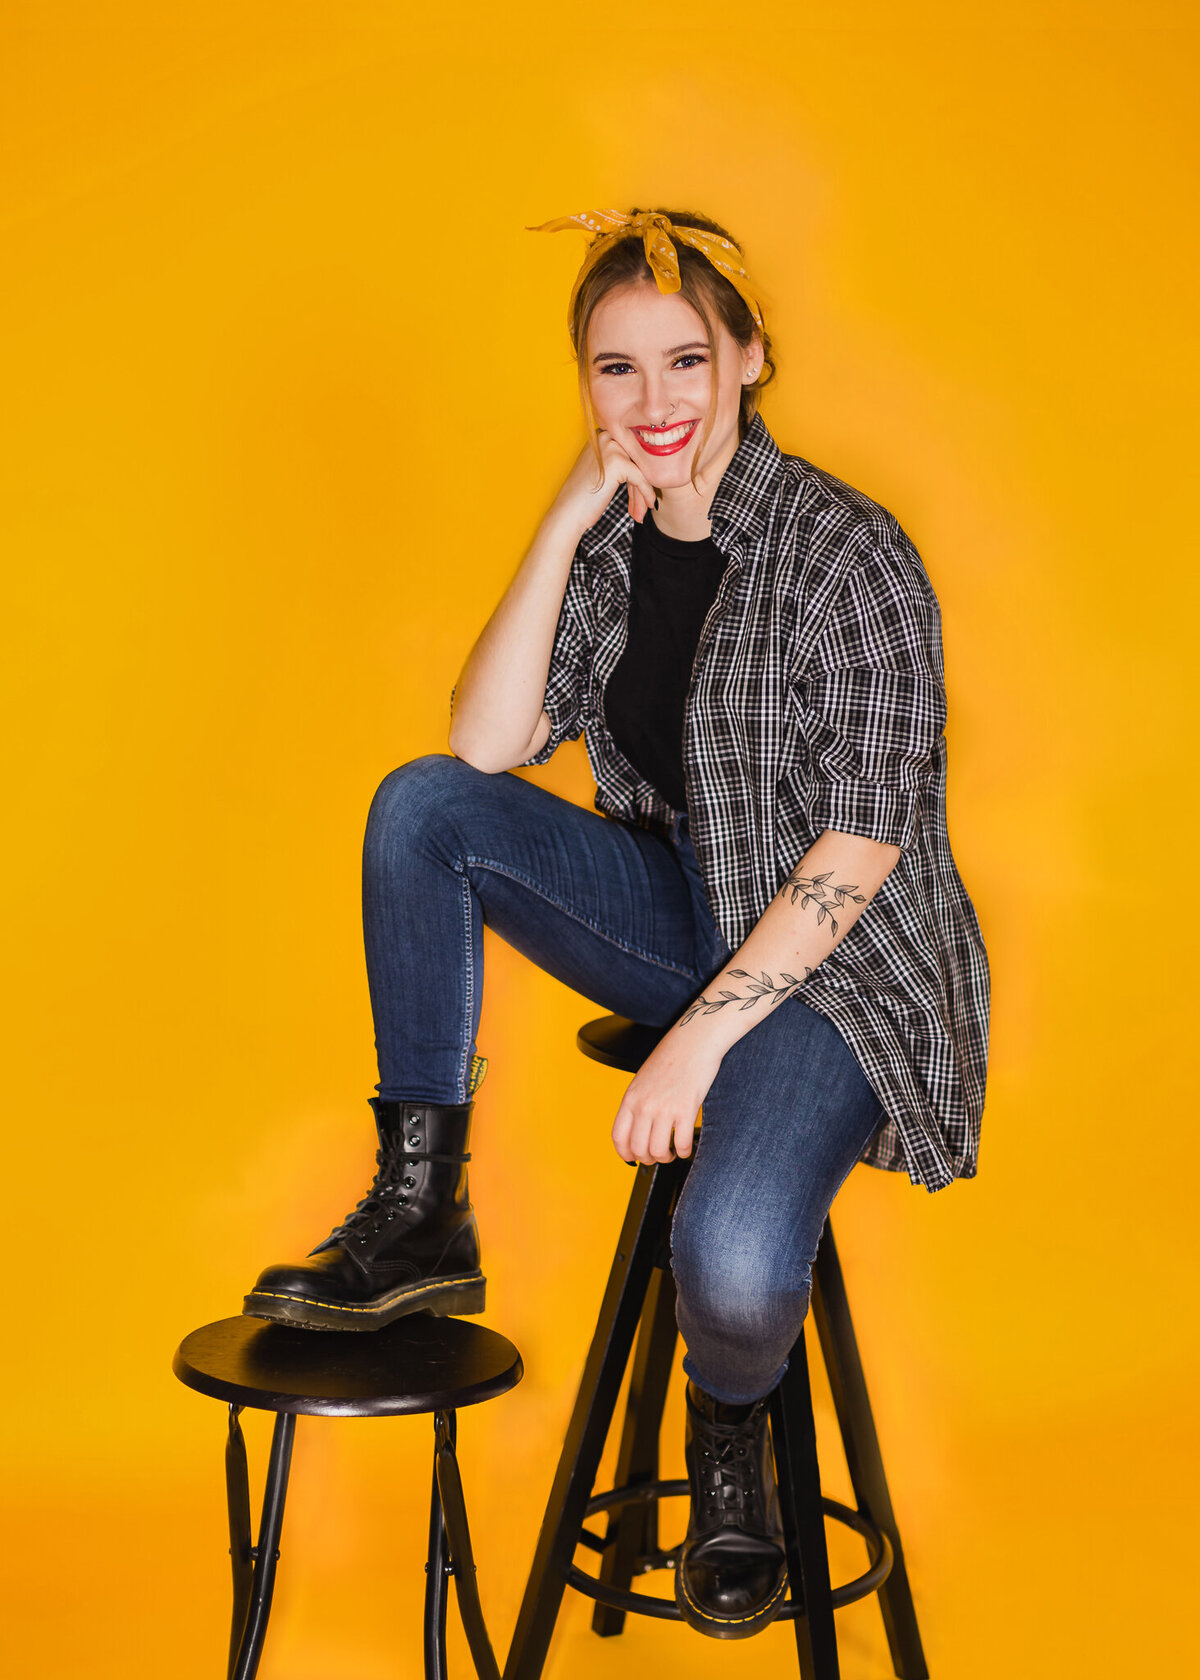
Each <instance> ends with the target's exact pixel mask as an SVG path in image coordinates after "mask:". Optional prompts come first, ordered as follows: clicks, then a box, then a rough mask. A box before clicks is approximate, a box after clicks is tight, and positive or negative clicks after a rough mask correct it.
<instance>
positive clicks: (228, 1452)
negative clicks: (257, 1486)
mask: <svg viewBox="0 0 1200 1680" xmlns="http://www.w3.org/2000/svg"><path fill="white" fill-rule="evenodd" d="M241 1409H242V1408H241V1407H240V1406H230V1408H229V1439H228V1441H227V1442H226V1443H225V1495H226V1500H227V1503H228V1505H229V1556H230V1560H231V1562H232V1564H233V1620H232V1624H231V1626H230V1629H229V1669H228V1672H229V1673H230V1674H232V1673H233V1665H234V1663H235V1662H236V1661H237V1654H238V1649H239V1647H240V1646H241V1643H242V1634H243V1633H244V1632H245V1628H246V1612H247V1610H248V1609H249V1607H250V1589H251V1588H252V1587H253V1585H254V1557H253V1541H252V1540H251V1538H250V1473H249V1470H248V1469H247V1467H246V1439H245V1436H244V1435H243V1434H242V1426H241V1424H240V1423H239V1422H238V1413H239V1412H240V1411H241Z"/></svg>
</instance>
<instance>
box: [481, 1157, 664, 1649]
mask: <svg viewBox="0 0 1200 1680" xmlns="http://www.w3.org/2000/svg"><path fill="white" fill-rule="evenodd" d="M686 1169H687V1162H686V1161H682V1162H681V1161H672V1162H669V1163H667V1164H665V1165H663V1166H660V1167H638V1169H637V1177H636V1180H635V1182H634V1186H633V1193H632V1195H631V1196H630V1198H629V1207H628V1210H627V1211H626V1214H625V1223H624V1224H623V1225H622V1227H621V1236H620V1239H619V1242H618V1244H617V1254H616V1258H615V1260H614V1261H613V1265H612V1269H611V1271H610V1272H609V1275H608V1285H607V1287H606V1289H605V1291H604V1301H603V1304H602V1305H601V1308H600V1317H599V1320H598V1321H597V1324H596V1330H595V1334H594V1335H593V1337H592V1345H591V1347H590V1348H589V1350H588V1356H587V1363H586V1365H585V1366H584V1371H583V1379H582V1381H581V1382H580V1385H579V1394H578V1396H577V1398H576V1401H575V1409H574V1411H573V1412H572V1414H571V1421H570V1423H569V1424H568V1426H567V1433H566V1437H565V1439H564V1441H563V1446H562V1452H561V1454H560V1456H559V1461H558V1469H557V1471H556V1473H555V1477H554V1486H553V1488H552V1489H551V1492H550V1501H549V1504H548V1505H547V1507H546V1515H545V1517H544V1518H543V1519H542V1528H541V1533H540V1534H539V1536H538V1543H537V1550H536V1552H535V1553H534V1559H533V1566H532V1568H531V1570H530V1573H529V1580H528V1582H527V1583H526V1586H525V1596H524V1598H523V1599H522V1600H521V1609H520V1612H519V1614H518V1617H517V1625H516V1628H515V1630H514V1632H513V1639H512V1645H511V1646H510V1648H509V1652H508V1659H507V1661H506V1662H505V1665H504V1680H538V1676H540V1674H541V1672H542V1668H543V1666H544V1664H545V1661H546V1653H547V1651H548V1650H549V1648H550V1639H551V1636H552V1634H553V1632H554V1624H555V1622H556V1621H557V1619H558V1611H559V1606H560V1605H561V1603H562V1595H563V1592H564V1590H565V1588H566V1581H567V1571H568V1569H569V1568H570V1565H571V1560H572V1557H573V1556H574V1552H575V1547H576V1545H577V1544H578V1539H579V1531H580V1529H581V1528H582V1526H583V1512H584V1507H585V1506H586V1505H587V1502H588V1500H589V1498H590V1497H591V1493H592V1488H593V1486H594V1484H595V1480H596V1471H597V1469H598V1468H599V1465H600V1456H601V1454H602V1453H603V1451H604V1443H605V1440H606V1439H607V1436H608V1430H609V1425H610V1424H611V1422H612V1415H613V1411H614V1409H615V1408H616V1404H617V1395H618V1393H619V1392H620V1387H621V1379H622V1377H623V1375H624V1373H625V1367H626V1365H627V1364H628V1363H629V1354H630V1349H631V1348H632V1346H633V1337H634V1332H635V1330H636V1329H637V1324H638V1319H639V1318H640V1316H641V1312H642V1304H643V1302H644V1301H645V1298H646V1291H647V1288H648V1287H649V1283H650V1274H651V1271H652V1269H653V1266H654V1261H655V1257H656V1255H657V1254H658V1252H659V1245H660V1243H661V1241H662V1235H663V1232H664V1231H665V1230H666V1229H667V1222H668V1219H669V1217H670V1211H671V1205H672V1202H673V1199H674V1197H675V1195H676V1193H677V1191H678V1187H679V1185H680V1184H681V1183H682V1179H683V1173H684V1172H685V1171H686Z"/></svg>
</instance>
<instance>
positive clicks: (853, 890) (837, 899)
mask: <svg viewBox="0 0 1200 1680" xmlns="http://www.w3.org/2000/svg"><path fill="white" fill-rule="evenodd" d="M832 874H833V870H832V869H827V870H826V871H825V873H824V874H823V875H810V876H808V877H807V879H806V878H805V877H804V876H803V875H801V874H800V873H799V872H797V873H796V874H795V875H789V876H788V878H787V880H786V881H785V882H784V883H783V885H782V887H780V889H779V891H780V892H781V893H785V892H787V890H788V888H789V887H790V888H791V894H792V896H791V902H792V903H793V904H795V902H796V900H797V899H800V908H801V910H807V909H808V907H809V905H810V904H815V905H816V907H817V926H818V927H820V925H821V923H822V922H823V921H824V920H825V918H826V917H827V916H828V918H829V929H830V932H831V933H833V934H834V935H836V934H837V930H838V925H837V921H836V920H835V918H834V914H833V910H834V909H837V910H841V909H843V908H844V907H845V904H846V901H847V899H849V901H850V903H851V904H865V903H866V902H867V901H866V898H865V897H864V896H863V894H862V893H860V892H859V891H858V888H857V885H855V886H852V887H850V886H842V887H831V886H830V885H829V881H830V877H831V876H832ZM831 905H832V907H833V908H831Z"/></svg>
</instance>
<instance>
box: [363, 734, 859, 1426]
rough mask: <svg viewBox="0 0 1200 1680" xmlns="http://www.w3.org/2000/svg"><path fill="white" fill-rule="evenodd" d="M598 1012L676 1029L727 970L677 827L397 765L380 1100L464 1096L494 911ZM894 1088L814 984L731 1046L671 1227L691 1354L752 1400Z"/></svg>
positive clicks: (383, 807)
mask: <svg viewBox="0 0 1200 1680" xmlns="http://www.w3.org/2000/svg"><path fill="white" fill-rule="evenodd" d="M485 925H486V926H487V927H490V928H492V929H493V930H494V931H495V932H496V933H498V934H499V935H500V937H501V938H502V939H504V940H505V941H506V942H507V943H508V944H509V945H512V946H514V947H515V948H516V949H517V950H518V951H520V952H521V953H522V954H523V955H525V956H526V957H528V958H529V959H530V960H531V961H532V962H535V963H537V965H538V966H539V968H543V969H545V970H546V971H547V972H548V973H550V974H553V975H554V976H555V977H556V978H557V979H559V980H561V981H563V982H564V984H566V985H568V986H570V987H571V988H572V989H573V990H574V991H577V992H580V993H582V994H583V996H585V997H588V998H591V999H593V1000H594V1002H595V1003H597V1004H598V1005H600V1007H601V1008H602V1009H606V1010H611V1011H614V1012H615V1013H616V1014H618V1015H626V1016H629V1017H630V1018H631V1019H633V1020H637V1021H643V1022H645V1023H647V1024H648V1025H650V1026H667V1025H669V1024H670V1023H671V1022H672V1021H674V1020H675V1019H676V1018H677V1017H678V1016H679V1015H680V1014H681V1013H682V1012H683V1010H684V1009H685V1008H686V1007H687V1006H688V1004H690V1003H691V1002H692V1001H693V1000H694V999H695V998H696V997H697V996H699V994H700V993H701V992H702V991H703V989H704V987H705V985H706V984H707V982H708V981H709V980H711V979H712V977H713V976H714V975H715V974H716V973H717V972H718V971H719V970H720V969H721V968H722V967H723V966H724V964H725V962H726V961H727V959H728V958H729V956H730V954H731V953H730V950H729V946H728V945H727V944H726V942H725V939H724V937H723V936H722V934H721V932H720V930H719V929H718V928H717V926H716V923H715V922H714V920H713V916H712V912H711V910H710V909H709V906H708V902H707V899H706V897H705V892H704V885H703V881H702V878H701V875H700V870H699V865H698V863H697V861H696V855H695V852H694V850H693V847H692V843H691V840H690V838H689V836H688V832H687V817H686V814H684V813H679V814H678V815H677V816H676V819H675V824H674V835H673V838H660V837H658V836H657V835H654V834H651V833H650V832H649V831H648V830H645V829H641V828H637V827H635V826H633V825H632V824H627V823H623V822H617V821H614V820H613V819H611V818H608V817H602V816H601V815H600V814H599V813H598V812H596V811H586V810H583V809H581V808H580V807H579V806H576V805H573V804H571V803H570V802H569V801H568V800H565V799H560V798H559V797H558V796H557V795H556V794H552V793H550V792H549V791H548V790H546V789H545V788H542V787H539V786H538V785H537V784H536V783H533V782H528V781H525V780H523V779H522V778H521V777H520V776H514V775H511V774H509V773H508V772H501V773H500V774H499V775H490V774H488V773H486V772H484V771H482V770H477V769H475V768H474V766H473V765H470V764H467V763H465V762H463V761H462V760H460V759H457V758H453V757H451V756H450V755H448V754H431V755H429V756H428V757H425V758H417V759H413V760H412V761H411V763H408V764H403V765H401V766H400V768H399V769H397V770H393V771H392V773H391V774H390V775H389V776H387V777H385V778H384V780H383V782H382V783H381V785H380V787H379V789H378V791H377V792H376V794H375V797H374V799H373V801H372V803H371V809H370V814H369V816H368V819H367V831H366V839H365V842H364V846H363V933H364V941H365V946H366V957H367V975H368V980H369V984H370V992H371V1008H372V1013H373V1015H374V1021H375V1047H376V1052H377V1055H378V1060H379V1083H378V1085H377V1087H376V1090H377V1091H378V1093H379V1095H380V1096H381V1097H384V1098H387V1099H390V1100H395V1099H401V1100H403V1099H411V1100H412V1101H415V1102H433V1103H460V1102H464V1101H465V1100H466V1096H467V1080H468V1076H469V1072H470V1066H471V1057H472V1055H473V1054H474V1053H475V1035H476V1032H477V1030H478V1026H479V1013H480V1004H481V1001H482V991H483V928H484V926H485ZM883 1117H884V1116H883V1109H882V1107H881V1105H880V1102H879V1098H878V1097H877V1096H876V1094H875V1092H874V1091H873V1090H872V1088H871V1086H870V1084H869V1083H868V1082H867V1079H866V1077H865V1076H864V1074H863V1073H862V1070H861V1069H860V1067H859V1065H858V1062H857V1060H856V1059H855V1057H854V1055H853V1053H852V1052H851V1051H850V1049H849V1047H848V1046H847V1045H846V1042H845V1040H844V1039H843V1038H842V1036H841V1034H840V1033H839V1032H838V1030H837V1028H836V1027H834V1026H833V1025H832V1024H831V1023H830V1022H828V1021H826V1020H825V1019H824V1017H823V1016H820V1015H818V1014H816V1012H815V1011H813V1010H811V1009H809V1008H808V1007H807V1005H806V1004H804V1003H803V1002H802V1001H801V999H800V998H799V997H793V998H788V999H786V1000H785V1001H784V1002H783V1003H781V1004H777V1005H775V1006H774V1008H773V1009H771V1011H770V1012H769V1013H765V1014H764V1015H763V1017H762V1019H761V1020H760V1021H759V1022H757V1024H756V1025H755V1026H753V1027H752V1028H751V1029H750V1031H749V1032H747V1033H745V1034H744V1035H743V1037H742V1038H740V1039H739V1040H738V1042H737V1043H736V1044H735V1045H733V1047H732V1048H731V1049H730V1050H728V1051H727V1052H726V1054H725V1056H724V1058H723V1060H722V1062H721V1066H720V1069H719V1071H718V1073H717V1076H716V1078H715V1080H714V1081H713V1084H712V1086H711V1088H710V1090H709V1092H708V1095H707V1097H706V1098H705V1101H704V1104H703V1109H702V1125H701V1128H700V1137H699V1140H698V1143H697V1146H696V1150H695V1154H694V1157H693V1161H692V1165H691V1168H690V1169H689V1172H688V1175H687V1180H686V1183H685V1187H684V1190H683V1193H682V1195H681V1196H680V1199H679V1204H678V1208H677V1211H676V1214H675V1219H674V1223H673V1226H672V1230H671V1258H672V1270H673V1272H674V1276H675V1284H676V1288H677V1291H678V1301H679V1304H678V1319H679V1328H680V1331H681V1333H682V1336H683V1339H684V1343H685V1344H686V1349H687V1352H686V1357H685V1359H684V1370H685V1371H686V1372H687V1374H688V1375H689V1376H690V1377H692V1378H694V1380H695V1381H696V1382H698V1383H699V1384H700V1386H701V1387H702V1388H704V1389H706V1390H707V1391H708V1392H709V1393H710V1394H712V1395H714V1396H716V1398H718V1399H720V1400H726V1401H730V1402H739V1401H749V1400H756V1399H758V1398H759V1397H760V1396H761V1395H763V1394H766V1393H768V1392H769V1391H770V1390H771V1389H772V1388H773V1387H774V1386H775V1384H776V1383H777V1382H778V1381H779V1379H780V1378H781V1377H782V1375H783V1373H784V1371H785V1370H786V1368H787V1356H788V1352H789V1350H790V1348H791V1346H792V1344H793V1342H794V1341H795V1339H796V1336H797V1335H798V1334H799V1331H800V1328H801V1325H802V1324H803V1322H804V1319H805V1316H806V1314H807V1311H808V1302H809V1294H810V1290H811V1267H812V1262H813V1260H814V1258H815V1257H816V1252H817V1243H818V1241H819V1239H820V1235H821V1229H822V1226H823V1225H824V1222H825V1216H826V1214H827V1213H828V1211H829V1206H830V1203H831V1202H832V1201H833V1198H834V1196H835V1195H836V1194H837V1192H838V1190H839V1189H840V1187H841V1185H842V1183H843V1182H844V1180H845V1178H846V1177H847V1175H848V1174H849V1172H850V1169H851V1168H852V1167H853V1165H854V1163H855V1161H856V1160H857V1159H858V1157H859V1154H860V1152H861V1150H862V1148H863V1146H864V1144H865V1143H866V1141H867V1139H868V1138H869V1137H870V1135H871V1133H872V1132H873V1131H874V1130H875V1127H876V1126H877V1125H878V1124H879V1122H880V1121H881V1120H882V1119H883Z"/></svg>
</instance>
